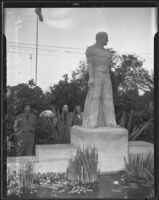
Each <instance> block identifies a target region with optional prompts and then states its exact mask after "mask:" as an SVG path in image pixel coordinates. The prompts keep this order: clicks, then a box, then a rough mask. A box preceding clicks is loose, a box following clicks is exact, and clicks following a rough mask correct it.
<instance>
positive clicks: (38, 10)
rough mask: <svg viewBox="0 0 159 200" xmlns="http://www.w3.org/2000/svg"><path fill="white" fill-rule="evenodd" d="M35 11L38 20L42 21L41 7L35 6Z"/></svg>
mask: <svg viewBox="0 0 159 200" xmlns="http://www.w3.org/2000/svg"><path fill="white" fill-rule="evenodd" d="M35 13H36V14H37V15H38V17H39V20H40V21H41V22H43V16H42V13H41V8H35Z"/></svg>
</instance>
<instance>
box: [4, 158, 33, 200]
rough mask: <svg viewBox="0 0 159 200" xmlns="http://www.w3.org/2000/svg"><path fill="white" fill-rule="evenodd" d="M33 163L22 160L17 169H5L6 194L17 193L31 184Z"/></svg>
mask: <svg viewBox="0 0 159 200" xmlns="http://www.w3.org/2000/svg"><path fill="white" fill-rule="evenodd" d="M34 176H35V175H34V163H33V162H32V161H24V162H23V163H20V165H19V168H18V170H17V171H10V170H9V169H8V170H7V195H16V196H17V195H18V196H20V194H21V193H22V191H23V190H24V189H25V190H28V189H29V188H31V187H32V185H33V180H34Z"/></svg>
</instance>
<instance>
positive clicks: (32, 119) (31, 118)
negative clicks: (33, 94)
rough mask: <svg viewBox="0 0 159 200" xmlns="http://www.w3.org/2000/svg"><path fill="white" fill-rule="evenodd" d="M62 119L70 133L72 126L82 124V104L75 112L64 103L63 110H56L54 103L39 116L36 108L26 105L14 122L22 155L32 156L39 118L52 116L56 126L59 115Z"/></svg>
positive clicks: (15, 133)
mask: <svg viewBox="0 0 159 200" xmlns="http://www.w3.org/2000/svg"><path fill="white" fill-rule="evenodd" d="M57 115H59V117H60V119H61V121H63V123H64V124H65V126H64V128H65V129H67V130H65V131H67V132H68V133H69V134H70V127H71V126H74V125H77V126H81V125H82V112H81V106H80V105H77V106H76V107H75V109H74V112H73V113H71V112H69V108H68V105H63V108H62V112H61V113H60V114H59V112H58V111H57V110H56V108H55V106H54V105H52V106H51V107H50V109H49V110H44V111H42V112H41V113H40V115H39V116H37V113H36V110H35V109H34V108H32V105H31V104H30V103H26V104H25V105H24V113H22V114H19V115H18V116H17V117H16V120H15V122H14V135H15V137H16V140H17V145H19V144H20V147H21V155H26V156H30V155H32V154H33V151H34V144H35V133H36V128H37V120H38V118H42V117H44V118H45V117H49V118H52V121H51V122H52V123H53V126H54V127H56V126H57V124H58V116H57Z"/></svg>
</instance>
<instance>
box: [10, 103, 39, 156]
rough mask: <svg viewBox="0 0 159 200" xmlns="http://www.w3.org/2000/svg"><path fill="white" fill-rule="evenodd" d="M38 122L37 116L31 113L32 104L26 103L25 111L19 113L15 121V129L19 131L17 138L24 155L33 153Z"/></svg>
mask: <svg viewBox="0 0 159 200" xmlns="http://www.w3.org/2000/svg"><path fill="white" fill-rule="evenodd" d="M36 124H37V120H36V116H35V115H34V114H33V113H31V104H30V103H26V104H25V105H24V113H23V114H20V115H18V117H17V119H16V121H15V123H14V131H15V132H18V134H17V140H18V141H19V142H20V148H21V151H22V152H21V153H22V155H27V156H30V155H32V154H33V147H34V140H35V130H36Z"/></svg>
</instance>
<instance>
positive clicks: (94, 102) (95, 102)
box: [90, 75, 101, 128]
mask: <svg viewBox="0 0 159 200" xmlns="http://www.w3.org/2000/svg"><path fill="white" fill-rule="evenodd" d="M100 97H101V77H100V76H98V75H97V76H96V77H95V84H94V87H93V88H92V89H91V101H90V127H93V128H95V127H97V124H98V115H99V103H100Z"/></svg>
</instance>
